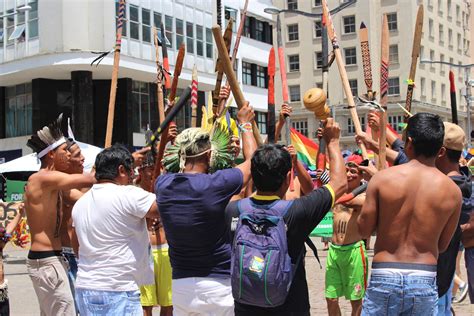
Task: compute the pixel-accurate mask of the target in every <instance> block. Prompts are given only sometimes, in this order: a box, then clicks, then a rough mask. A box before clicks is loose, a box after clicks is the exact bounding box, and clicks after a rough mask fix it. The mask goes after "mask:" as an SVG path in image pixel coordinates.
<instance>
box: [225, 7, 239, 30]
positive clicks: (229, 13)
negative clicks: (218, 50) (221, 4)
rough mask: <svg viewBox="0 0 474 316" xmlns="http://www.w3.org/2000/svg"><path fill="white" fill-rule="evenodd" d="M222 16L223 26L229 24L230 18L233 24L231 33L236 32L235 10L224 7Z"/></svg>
mask: <svg viewBox="0 0 474 316" xmlns="http://www.w3.org/2000/svg"><path fill="white" fill-rule="evenodd" d="M224 15H225V25H227V24H228V23H229V20H230V19H231V18H232V20H234V23H233V24H232V32H236V31H237V10H235V9H232V8H229V7H225V9H224Z"/></svg>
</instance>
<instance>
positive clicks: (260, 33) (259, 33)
mask: <svg viewBox="0 0 474 316" xmlns="http://www.w3.org/2000/svg"><path fill="white" fill-rule="evenodd" d="M297 31H298V30H297ZM255 39H256V40H257V41H260V42H263V41H264V40H265V27H264V24H263V22H262V21H258V20H256V21H255Z"/></svg>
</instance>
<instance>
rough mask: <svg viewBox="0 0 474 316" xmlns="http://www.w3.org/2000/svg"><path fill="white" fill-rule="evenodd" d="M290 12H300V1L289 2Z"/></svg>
mask: <svg viewBox="0 0 474 316" xmlns="http://www.w3.org/2000/svg"><path fill="white" fill-rule="evenodd" d="M287 4H288V10H298V0H288V1H287Z"/></svg>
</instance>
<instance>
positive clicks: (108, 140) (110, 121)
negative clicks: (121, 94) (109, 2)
mask: <svg viewBox="0 0 474 316" xmlns="http://www.w3.org/2000/svg"><path fill="white" fill-rule="evenodd" d="M124 14H125V0H120V2H119V14H118V23H117V33H116V35H115V36H116V39H115V50H114V66H113V70H112V81H111V82H110V97H109V113H108V115H107V131H106V133H105V148H107V147H110V146H112V133H113V131H114V115H115V97H116V95H117V80H118V71H119V63H120V49H121V46H122V28H123V17H124Z"/></svg>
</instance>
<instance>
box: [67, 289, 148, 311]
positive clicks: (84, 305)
mask: <svg viewBox="0 0 474 316" xmlns="http://www.w3.org/2000/svg"><path fill="white" fill-rule="evenodd" d="M76 303H77V305H78V307H79V313H80V314H81V316H82V315H84V316H88V315H91V316H96V315H97V316H98V315H127V316H142V315H143V311H142V306H141V304H140V291H139V290H136V291H128V292H125V291H122V292H120V291H95V290H86V289H78V288H76Z"/></svg>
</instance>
